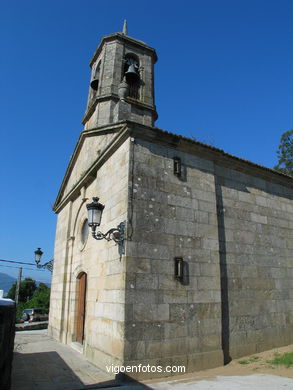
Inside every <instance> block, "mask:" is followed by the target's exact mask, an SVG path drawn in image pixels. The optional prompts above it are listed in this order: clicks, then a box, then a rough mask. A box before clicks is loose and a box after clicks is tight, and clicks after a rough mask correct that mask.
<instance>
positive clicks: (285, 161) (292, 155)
mask: <svg viewBox="0 0 293 390" xmlns="http://www.w3.org/2000/svg"><path fill="white" fill-rule="evenodd" d="M277 157H278V159H279V161H278V164H277V165H276V166H275V167H274V169H276V170H277V171H279V172H282V173H285V174H286V175H290V176H292V177H293V129H292V130H289V131H286V132H285V133H284V134H282V136H281V140H280V145H279V148H278V150H277Z"/></svg>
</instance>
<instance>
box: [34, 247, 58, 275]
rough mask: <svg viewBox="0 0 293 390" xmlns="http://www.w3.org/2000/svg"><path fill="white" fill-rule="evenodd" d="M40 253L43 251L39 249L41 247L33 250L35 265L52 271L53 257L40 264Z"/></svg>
mask: <svg viewBox="0 0 293 390" xmlns="http://www.w3.org/2000/svg"><path fill="white" fill-rule="evenodd" d="M42 255H43V251H42V250H41V248H38V249H37V250H36V251H35V262H36V265H37V267H38V268H46V269H48V270H49V271H50V272H52V271H53V263H54V259H52V260H50V261H47V262H46V263H44V264H40V261H41V258H42Z"/></svg>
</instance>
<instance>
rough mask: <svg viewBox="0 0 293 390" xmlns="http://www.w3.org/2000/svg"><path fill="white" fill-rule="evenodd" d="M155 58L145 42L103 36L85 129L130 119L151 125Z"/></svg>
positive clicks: (95, 60) (93, 63)
mask: <svg viewBox="0 0 293 390" xmlns="http://www.w3.org/2000/svg"><path fill="white" fill-rule="evenodd" d="M156 61H157V55H156V52H155V50H154V49H153V48H151V47H149V46H148V45H146V44H145V43H144V42H142V41H139V40H137V39H134V38H131V37H129V36H128V35H127V26H126V21H125V22H124V26H123V32H122V33H119V32H118V33H115V34H111V35H107V36H105V37H104V38H103V39H102V41H101V43H100V45H99V46H98V48H97V50H96V52H95V54H94V56H93V58H92V60H91V62H90V67H91V81H90V87H89V94H88V102H87V108H86V113H85V116H84V118H83V120H82V123H83V124H84V126H85V130H89V129H94V128H96V127H99V126H104V125H108V124H111V123H113V124H114V123H117V122H119V121H123V120H129V121H133V122H137V123H140V124H144V125H147V126H153V125H154V122H155V120H156V119H157V117H158V115H157V112H156V107H155V103H154V64H155V62H156Z"/></svg>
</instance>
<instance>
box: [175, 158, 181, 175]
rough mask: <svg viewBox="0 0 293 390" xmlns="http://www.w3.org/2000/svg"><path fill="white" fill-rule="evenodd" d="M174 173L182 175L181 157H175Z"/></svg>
mask: <svg viewBox="0 0 293 390" xmlns="http://www.w3.org/2000/svg"><path fill="white" fill-rule="evenodd" d="M173 161H174V175H176V176H178V177H181V158H180V157H174V159H173Z"/></svg>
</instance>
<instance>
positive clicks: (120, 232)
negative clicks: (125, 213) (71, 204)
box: [86, 197, 125, 256]
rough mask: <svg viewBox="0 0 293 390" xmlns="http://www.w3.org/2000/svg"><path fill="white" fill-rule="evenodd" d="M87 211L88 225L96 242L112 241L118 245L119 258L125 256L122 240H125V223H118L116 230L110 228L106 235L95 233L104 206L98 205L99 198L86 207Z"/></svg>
mask: <svg viewBox="0 0 293 390" xmlns="http://www.w3.org/2000/svg"><path fill="white" fill-rule="evenodd" d="M86 208H87V211H88V225H89V227H90V228H91V230H92V236H93V237H94V239H96V240H103V239H105V240H107V241H111V240H113V241H114V242H116V244H118V251H119V254H120V256H122V255H124V254H125V250H124V240H125V221H124V222H121V223H119V225H118V226H117V227H116V228H112V229H110V230H108V231H107V233H102V232H100V231H96V230H97V227H98V226H100V224H101V219H102V214H103V210H104V208H105V206H104V205H103V204H101V203H99V198H97V197H94V198H93V201H92V203H89V204H87V205H86Z"/></svg>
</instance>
